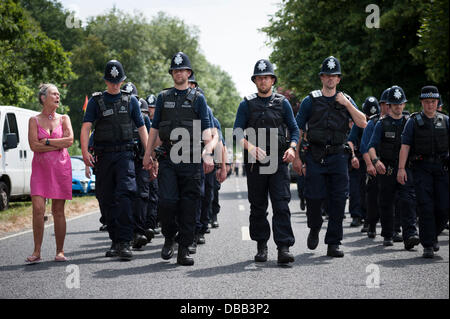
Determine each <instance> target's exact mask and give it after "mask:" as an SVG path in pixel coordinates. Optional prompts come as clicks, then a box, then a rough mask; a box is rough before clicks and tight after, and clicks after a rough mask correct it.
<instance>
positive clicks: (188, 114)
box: [159, 88, 200, 143]
mask: <svg viewBox="0 0 450 319" xmlns="http://www.w3.org/2000/svg"><path fill="white" fill-rule="evenodd" d="M161 94H162V103H163V105H162V109H161V122H160V123H159V138H160V139H161V141H163V143H171V142H177V141H176V140H172V141H171V140H170V133H171V132H172V130H174V129H176V128H180V127H182V128H185V129H187V130H188V132H189V135H190V139H191V142H192V141H193V138H194V131H193V121H194V120H199V119H200V117H199V115H198V114H197V113H196V112H195V111H194V104H195V100H196V99H197V97H198V96H199V95H200V93H199V92H198V91H197V90H196V89H189V90H188V92H187V93H186V95H184V94H183V95H180V94H177V93H176V89H175V88H171V89H167V90H164V91H162V93H161Z"/></svg>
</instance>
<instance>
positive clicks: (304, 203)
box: [300, 198, 306, 211]
mask: <svg viewBox="0 0 450 319" xmlns="http://www.w3.org/2000/svg"><path fill="white" fill-rule="evenodd" d="M300 210H301V211H305V210H306V202H305V199H304V198H300Z"/></svg>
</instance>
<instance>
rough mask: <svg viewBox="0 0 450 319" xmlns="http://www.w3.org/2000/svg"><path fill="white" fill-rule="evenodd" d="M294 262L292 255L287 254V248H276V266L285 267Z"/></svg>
mask: <svg viewBox="0 0 450 319" xmlns="http://www.w3.org/2000/svg"><path fill="white" fill-rule="evenodd" d="M294 261H295V259H294V255H292V254H291V253H290V252H289V247H287V246H281V247H278V265H279V266H286V265H289V263H293V262H294Z"/></svg>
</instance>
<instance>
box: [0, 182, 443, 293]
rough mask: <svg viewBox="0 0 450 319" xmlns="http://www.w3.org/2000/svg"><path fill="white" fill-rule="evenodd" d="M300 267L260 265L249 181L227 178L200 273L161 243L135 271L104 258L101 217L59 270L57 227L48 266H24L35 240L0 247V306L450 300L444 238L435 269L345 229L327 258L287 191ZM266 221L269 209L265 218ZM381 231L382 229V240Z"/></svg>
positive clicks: (48, 236)
mask: <svg viewBox="0 0 450 319" xmlns="http://www.w3.org/2000/svg"><path fill="white" fill-rule="evenodd" d="M291 186H292V187H291V191H292V200H291V203H290V207H291V212H292V225H293V229H294V234H295V237H296V243H295V245H294V246H293V247H292V248H291V252H293V254H294V256H295V263H294V264H293V265H292V267H290V268H280V267H278V266H277V263H276V258H277V252H276V246H275V244H274V242H273V240H271V241H270V242H269V261H268V262H267V263H264V264H256V263H254V262H253V257H254V255H255V253H256V243H255V242H253V241H251V240H250V239H249V237H248V216H249V203H248V200H247V186H246V179H245V178H243V177H239V178H237V177H231V178H229V179H228V180H227V181H226V182H225V183H224V184H223V186H222V190H221V191H220V203H221V206H222V209H221V213H220V214H219V223H220V227H219V228H217V229H212V231H211V233H210V234H207V235H206V245H201V246H199V247H198V250H197V254H196V255H194V258H195V265H194V266H192V267H183V266H179V265H177V264H176V255H175V256H174V258H172V260H170V261H164V260H162V259H161V258H160V252H161V247H162V245H163V241H164V239H163V237H162V235H159V236H157V237H156V238H155V239H154V240H153V242H152V243H150V244H148V245H147V246H146V247H145V249H144V250H143V251H136V252H134V255H135V258H134V260H133V261H131V262H122V261H119V260H117V259H110V258H106V257H105V256H104V255H105V251H106V250H107V249H108V248H109V246H110V241H109V239H108V236H107V234H106V233H104V232H99V231H98V228H99V222H98V218H99V213H98V212H97V213H93V214H89V215H85V216H83V217H81V218H76V219H73V220H70V221H68V224H67V237H66V243H65V251H66V256H67V257H68V258H70V260H69V261H68V262H66V263H56V262H54V261H53V258H54V254H55V242H54V233H53V227H52V226H50V227H47V228H46V230H45V236H44V245H43V249H42V257H43V259H44V260H43V262H42V263H40V264H37V265H25V263H24V260H25V258H26V257H27V256H28V255H29V254H31V252H32V249H33V236H32V233H31V232H27V233H23V234H19V235H16V236H14V237H6V238H4V239H0V298H8V299H9V298H87V299H92V298H108V299H109V298H151V299H172V298H177V299H210V298H214V299H224V298H225V299H248V298H251V299H253V298H254V299H266V298H271V299H304V298H332V299H335V298H337V299H342V298H370V299H372V298H386V299H390V298H438V299H441V298H445V299H448V298H449V248H448V242H449V238H448V231H445V232H444V233H443V235H442V236H441V237H440V245H441V250H440V252H439V253H438V254H437V256H436V257H435V258H434V259H432V260H426V259H423V258H421V255H422V248H421V247H419V248H417V249H416V250H414V251H411V252H408V251H405V250H404V249H403V244H402V243H396V244H395V245H394V246H393V247H387V248H386V247H383V246H382V238H381V237H380V236H377V238H376V239H374V240H373V239H368V238H367V237H366V236H365V235H363V234H361V233H360V228H350V227H349V224H350V221H351V219H350V218H349V217H348V216H347V218H346V219H345V220H344V241H343V246H342V248H343V250H344V251H345V257H344V258H340V259H333V258H329V257H326V246H325V244H324V243H323V238H324V236H325V227H326V222H325V223H324V227H323V229H322V232H321V233H320V238H321V243H320V245H319V247H318V248H317V249H316V250H315V251H310V250H308V248H307V247H306V238H307V235H308V228H307V226H306V216H305V214H304V212H300V208H299V200H298V197H297V194H296V186H295V185H294V184H292V185H291ZM269 212H270V213H269V220H270V219H271V214H272V213H271V209H269ZM379 232H380V229H378V233H379Z"/></svg>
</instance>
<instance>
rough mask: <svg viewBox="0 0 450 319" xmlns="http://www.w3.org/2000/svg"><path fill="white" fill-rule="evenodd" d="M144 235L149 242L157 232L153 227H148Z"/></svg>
mask: <svg viewBox="0 0 450 319" xmlns="http://www.w3.org/2000/svg"><path fill="white" fill-rule="evenodd" d="M144 235H145V237H146V238H147V243H151V242H152V239H153V238H155V232H154V231H153V229H151V228H149V229H146V230H145V234H144Z"/></svg>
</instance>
